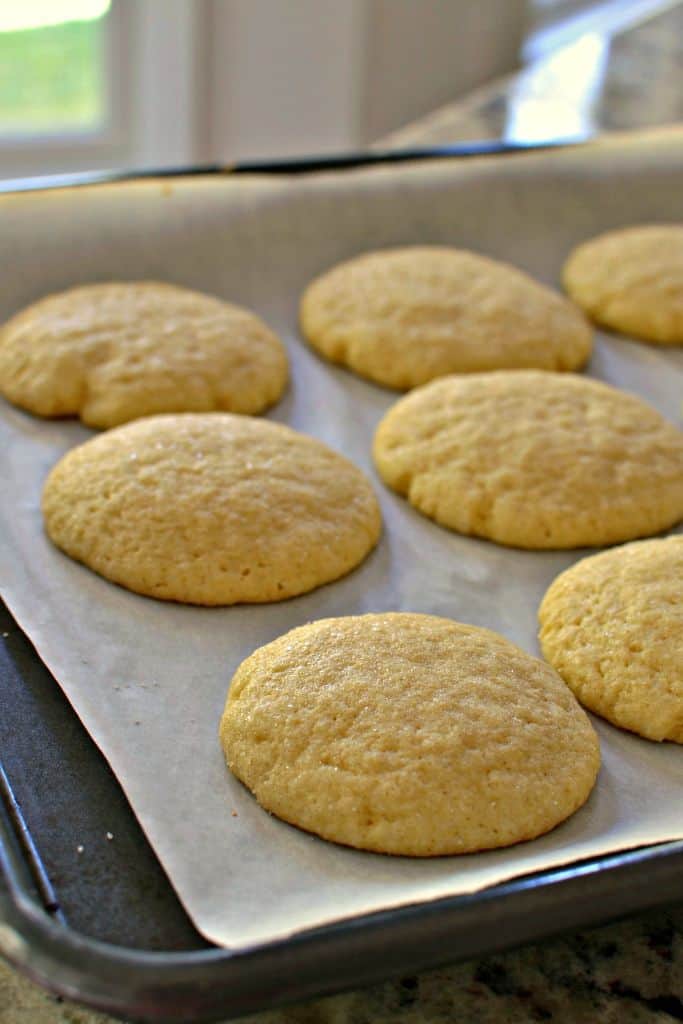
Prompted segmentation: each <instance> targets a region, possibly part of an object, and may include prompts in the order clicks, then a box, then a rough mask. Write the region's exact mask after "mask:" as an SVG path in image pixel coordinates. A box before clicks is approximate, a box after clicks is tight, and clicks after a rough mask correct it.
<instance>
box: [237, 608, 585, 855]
mask: <svg viewBox="0 0 683 1024" xmlns="http://www.w3.org/2000/svg"><path fill="white" fill-rule="evenodd" d="M220 736H221V743H222V745H223V749H224V751H225V755H226V759H227V763H228V766H229V767H230V769H231V771H232V772H233V773H234V774H235V775H236V776H237V777H238V778H239V779H241V780H242V782H244V783H245V785H246V786H248V787H249V789H251V790H252V792H253V793H254V795H255V796H256V799H257V800H258V801H259V803H260V804H262V806H263V807H265V808H266V810H268V811H272V812H273V813H274V814H276V815H277V816H278V817H280V818H283V819H284V820H285V821H288V822H290V823H292V824H293V825H298V826H299V827H300V828H303V829H306V830H307V831H309V832H314V833H316V834H317V835H319V836H322V837H323V838H324V839H331V840H333V841H335V842H338V843H344V844H346V845H349V846H356V847H360V848H361V849H364V850H374V851H376V852H378V853H393V854H406V855H410V856H418V857H427V856H435V855H438V854H449V853H467V852H471V851H475V850H485V849H491V848H493V847H499V846H509V845H510V844H512V843H518V842H521V841H522V840H525V839H533V838H534V837H535V836H538V835H541V834H542V833H543V832H547V831H549V830H550V829H552V828H554V827H555V826H556V825H557V824H559V822H561V821H563V820H564V819H565V818H567V817H569V815H570V814H573V812H574V811H576V810H577V808H579V807H580V806H581V805H582V804H583V803H584V802H585V800H586V799H587V798H588V795H589V793H590V791H591V789H592V788H593V784H594V782H595V779H596V776H597V772H598V768H599V761H600V754H599V747H598V741H597V737H596V735H595V733H594V731H593V728H592V726H591V725H590V722H589V721H588V718H587V716H586V715H585V714H584V712H583V711H582V710H581V709H580V707H579V705H578V704H577V702H576V700H575V699H574V697H573V696H572V694H571V693H570V691H569V690H568V689H567V687H566V686H565V685H564V683H563V682H562V680H561V679H560V677H559V676H558V675H557V673H556V672H555V671H554V670H553V669H551V668H550V666H549V665H546V664H544V663H543V662H542V661H539V660H538V659H536V658H532V657H530V656H529V655H528V654H526V653H525V652H524V651H522V650H520V649H519V648H518V647H515V646H514V645H513V644H511V643H509V642H508V641H507V640H505V639H504V638H503V637H501V636H498V635H497V634H496V633H492V632H491V631H490V630H487V629H478V628H476V627H474V626H463V625H461V624H460V623H458V622H453V621H451V620H449V619H442V618H436V617H435V616H432V615H415V614H408V613H386V614H380V615H360V616H351V617H349V618H337V619H322V620H319V621H318V622H312V623H309V624H308V625H306V626H301V627H299V628H298V629H294V630H292V631H291V632H289V633H286V634H285V635H284V636H281V637H279V638H278V639H277V640H275V641H273V642H272V643H269V644H267V645H266V646H265V647H261V648H259V649H258V650H257V651H255V652H254V654H252V655H251V656H250V657H249V658H247V659H246V661H244V662H242V664H241V665H240V667H239V668H238V670H237V672H236V673H235V676H234V678H233V680H232V683H231V686H230V692H229V694H228V700H227V703H226V706H225V711H224V713H223V718H222V721H221V728H220Z"/></svg>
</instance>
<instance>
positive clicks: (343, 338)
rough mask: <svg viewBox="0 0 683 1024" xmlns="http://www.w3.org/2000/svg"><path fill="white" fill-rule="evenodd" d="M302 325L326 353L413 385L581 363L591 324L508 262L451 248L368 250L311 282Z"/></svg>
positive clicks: (379, 378) (366, 373) (389, 380)
mask: <svg viewBox="0 0 683 1024" xmlns="http://www.w3.org/2000/svg"><path fill="white" fill-rule="evenodd" d="M300 321H301V329H302V332H303V334H304V336H305V337H306V338H307V339H308V341H309V342H310V344H311V345H312V346H313V347H314V348H316V349H317V350H318V351H319V352H321V353H322V354H323V355H324V356H326V357H327V358H328V359H330V360H332V362H335V363H343V364H344V365H345V366H348V367H349V368H350V369H352V370H355V372H356V373H358V374H360V375H361V376H363V377H367V378H369V379H370V380H372V381H375V382H376V383H378V384H384V385H386V386H387V387H391V388H397V389H400V390H406V389H408V388H413V387H416V386H417V385H420V384H424V383H426V382H427V381H430V380H433V379H434V378H435V377H443V376H445V375H446V374H449V373H472V372H478V371H482V370H497V369H508V368H520V367H538V368H540V369H546V370H576V369H577V368H578V367H580V366H583V364H584V363H585V362H586V361H587V360H588V358H589V356H590V353H591V347H592V330H591V328H590V327H589V325H588V323H587V322H586V320H585V319H584V317H583V315H582V314H581V313H580V311H579V310H578V309H576V307H575V306H573V305H572V304H571V303H569V302H567V300H566V299H564V298H563V297H562V296H561V295H558V294H557V293H556V292H554V291H552V290H551V289H550V288H546V287H545V286H544V285H542V284H539V283H538V282H537V281H534V280H533V278H531V277H529V276H528V275H527V274H524V273H522V272H521V271H520V270H517V269H516V268H515V267H512V266H510V265H509V264H507V263H500V262H498V261H496V260H492V259H489V258H487V257H486V256H480V255H478V254H477V253H473V252H467V251H465V250H460V249H450V248H446V247H439V246H432V247H419V246H415V247H410V248H405V249H387V250H384V251H380V252H371V253H366V254H365V255H362V256H358V257H356V258H355V259H352V260H349V261H348V262H347V263H342V264H340V265H339V266H336V267H334V268H333V269H332V270H330V271H328V272H327V273H325V274H323V275H322V276H321V277H319V278H317V279H316V280H315V281H313V283H312V284H310V285H309V287H308V288H307V289H306V291H305V293H304V295H303V298H302V301H301V310H300Z"/></svg>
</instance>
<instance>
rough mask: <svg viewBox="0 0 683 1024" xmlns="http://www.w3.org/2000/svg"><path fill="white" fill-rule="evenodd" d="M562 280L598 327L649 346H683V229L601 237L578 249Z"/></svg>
mask: <svg viewBox="0 0 683 1024" xmlns="http://www.w3.org/2000/svg"><path fill="white" fill-rule="evenodd" d="M563 280H564V285H565V288H566V290H567V292H568V293H569V295H570V296H571V297H572V299H574V301H575V302H576V303H578V305H579V306H581V308H582V309H584V310H585V311H586V313H587V314H588V315H589V316H590V317H591V318H592V319H593V320H595V322H596V323H598V324H602V325H604V326H605V327H609V328H612V329H613V330H615V331H621V332H622V333H623V334H632V335H633V336H634V337H636V338H641V339H643V340H644V341H653V342H658V343H659V344H661V345H680V344H683V224H648V225H642V226H639V227H631V228H622V229H621V230H619V231H609V232H607V234H604V235H599V236H598V237H597V238H593V239H591V240H590V241H588V242H584V243H583V245H580V246H578V248H576V249H574V251H573V252H572V253H571V255H570V257H569V259H568V260H567V263H566V265H565V268H564V274H563Z"/></svg>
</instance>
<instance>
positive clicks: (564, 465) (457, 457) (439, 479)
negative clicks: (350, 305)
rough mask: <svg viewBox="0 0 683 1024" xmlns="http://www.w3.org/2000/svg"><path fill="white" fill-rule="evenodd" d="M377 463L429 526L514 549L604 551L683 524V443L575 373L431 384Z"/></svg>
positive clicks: (408, 402) (395, 424)
mask: <svg viewBox="0 0 683 1024" xmlns="http://www.w3.org/2000/svg"><path fill="white" fill-rule="evenodd" d="M374 457H375V462H376V465H377V467H378V469H379V472H380V475H381V476H382V478H383V480H384V481H385V482H386V483H387V484H388V485H389V486H390V487H392V488H393V489H394V490H396V491H398V493H399V494H402V495H404V496H406V497H407V498H408V499H409V500H410V502H411V504H412V505H414V506H415V508H417V509H418V510H419V511H420V512H422V513H423V514H424V515H426V516H429V517H430V518H431V519H434V520H435V521H436V522H437V523H439V524H441V525H442V526H447V527H449V528H450V529H453V530H457V531H458V532H460V533H464V534H471V535H474V536H477V537H485V538H488V539H489V540H494V541H496V542H498V543H500V544H507V545H511V546H514V547H521V548H574V547H584V546H585V547H599V546H601V545H605V544H615V543H618V542H620V541H625V540H633V539H635V538H637V537H646V536H651V535H652V534H654V533H658V532H660V531H661V530H664V529H667V528H668V527H670V526H673V525H674V524H675V523H677V522H678V521H679V520H680V519H682V518H683V433H681V432H680V431H679V430H677V429H676V428H675V427H674V426H673V425H672V424H670V423H668V422H667V421H666V420H665V419H664V418H663V417H662V416H660V415H659V413H658V412H656V411H655V410H654V409H652V408H651V407H650V406H648V405H646V404H645V402H643V401H641V400H640V399H638V398H636V397H635V396H633V395H629V394H626V393H625V392H623V391H618V390H617V389H616V388H613V387H610V386H608V385H606V384H602V383H601V382H599V381H596V380H590V379H588V378H586V377H579V376H576V375H574V374H559V373H546V372H543V371H533V370H515V371H501V372H497V373H487V374H471V375H468V376H458V377H446V378H443V379H441V380H438V381H432V382H431V383H430V384H427V385H425V386H424V387H422V388H419V389H417V390H415V391H413V392H411V393H410V394H409V395H406V396H405V397H404V398H401V399H400V400H399V401H398V402H396V404H395V405H394V406H392V408H391V409H390V410H389V411H388V413H387V414H386V415H385V416H384V418H383V419H382V421H381V422H380V424H379V427H378V428H377V432H376V434H375V442H374Z"/></svg>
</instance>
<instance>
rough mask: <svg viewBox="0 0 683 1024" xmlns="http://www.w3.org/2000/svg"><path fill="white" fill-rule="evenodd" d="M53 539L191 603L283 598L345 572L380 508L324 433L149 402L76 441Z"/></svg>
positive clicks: (78, 555) (131, 582) (48, 523)
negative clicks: (153, 408)
mask: <svg viewBox="0 0 683 1024" xmlns="http://www.w3.org/2000/svg"><path fill="white" fill-rule="evenodd" d="M43 516H44V520H45V528H46V530H47V533H48V536H49V537H50V539H51V540H52V541H53V542H54V543H55V544H56V545H57V547H59V548H62V550H63V551H65V552H66V553H67V554H68V555H70V556H71V557H72V558H75V559H76V560H77V561H79V562H83V563H84V564H85V565H87V566H89V567H90V568H91V569H94V570H95V572H98V573H100V574H101V575H102V576H105V577H106V578H107V579H109V580H113V581H114V582H115V583H119V584H121V585H122V586H124V587H127V588H128V589H129V590H134V591H137V592H138V593H140V594H148V595H149V596H150V597H158V598H163V599H164V600H169V601H183V602H187V603H190V604H203V605H219V604H235V603H236V602H240V601H244V602H261V601H280V600H282V599H283V598H286V597H293V596H294V595H296V594H304V593H305V592H306V591H308V590H313V589H314V588H315V587H319V586H320V585H321V584H323V583H329V582H330V581H331V580H336V579H337V578H338V577H340V576H344V575H345V574H346V573H348V572H350V571H351V569H353V568H355V566H357V565H358V564H359V562H361V561H362V560H363V559H364V558H365V556H366V555H367V554H368V552H369V551H370V550H371V549H372V548H373V547H374V546H375V544H376V542H377V538H378V536H379V533H380V526H381V519H380V511H379V507H378V504H377V500H376V498H375V495H374V493H373V490H372V487H371V486H370V483H369V482H368V480H367V479H366V477H365V476H364V475H363V473H361V471H360V470H359V469H357V468H356V466H354V465H353V464H352V463H351V462H349V461H348V460H347V459H345V458H343V456H341V455H338V454H337V453H336V452H334V451H332V450H331V449H330V448H328V447H327V446H326V445H324V444H322V443H321V442H320V441H316V440H315V439H314V438H312V437H306V436H305V435H304V434H299V433H297V432H296V431H294V430H291V429H290V428H289V427H283V426H280V425H279V424H276V423H270V422H267V421H265V420H257V419H253V418H251V417H248V416H233V415H231V414H230V413H207V414H203V415H202V414H193V413H185V414H181V415H168V416H152V417H148V418H145V419H142V420H137V421H136V422H135V423H129V424H127V425H125V426H123V427H118V428H116V429H115V430H111V431H107V432H106V433H104V434H101V435H100V436H98V437H95V438H93V439H92V440H90V441H86V443H85V444H82V445H80V446H79V447H78V448H74V449H72V450H71V451H70V452H67V454H66V455H65V456H64V457H63V458H62V459H61V460H60V461H59V462H58V463H57V465H56V466H55V467H54V469H53V470H52V472H51V473H50V475H49V477H48V479H47V482H46V484H45V488H44V491H43Z"/></svg>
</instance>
